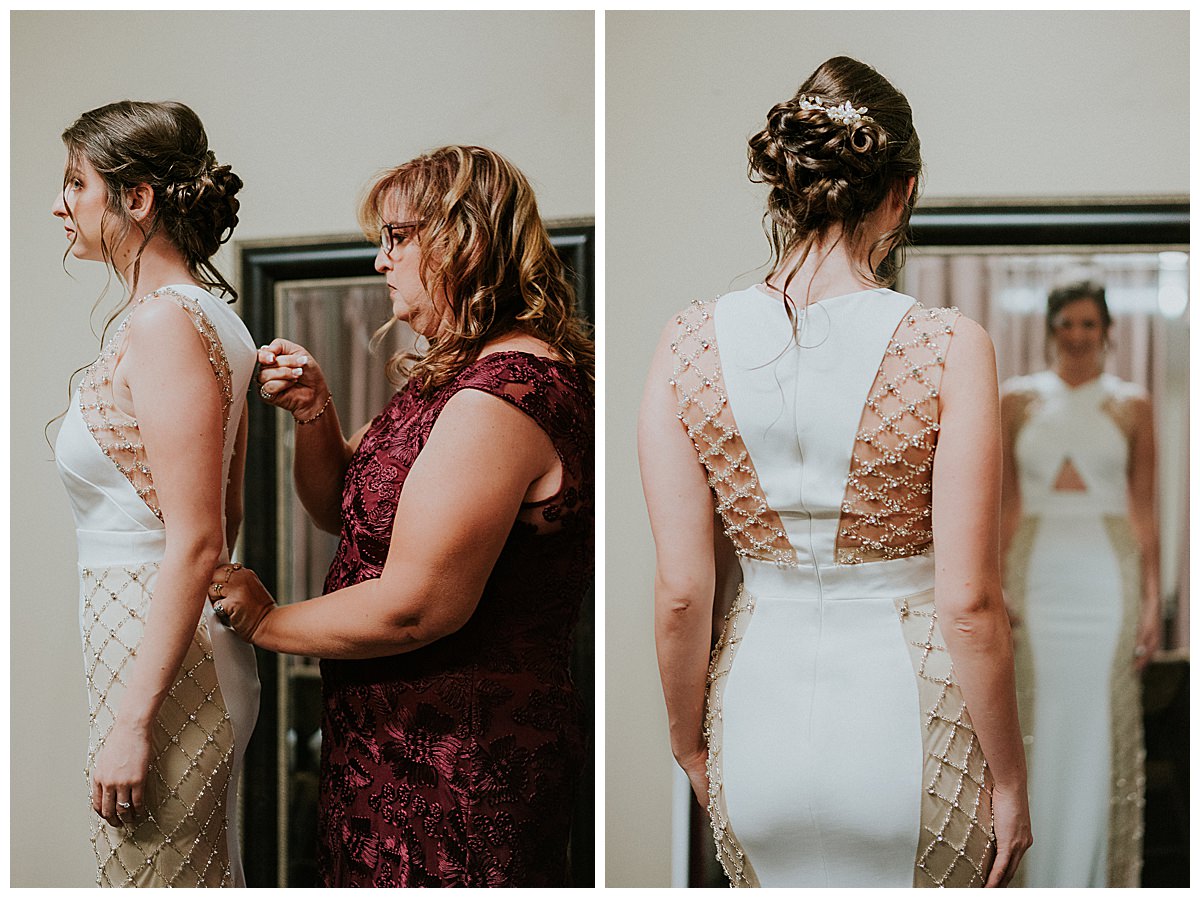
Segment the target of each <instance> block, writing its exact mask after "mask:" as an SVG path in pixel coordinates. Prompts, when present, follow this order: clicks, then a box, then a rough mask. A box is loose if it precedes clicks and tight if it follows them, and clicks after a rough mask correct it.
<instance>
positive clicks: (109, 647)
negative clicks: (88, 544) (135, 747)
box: [80, 563, 234, 886]
mask: <svg viewBox="0 0 1200 898" xmlns="http://www.w3.org/2000/svg"><path fill="white" fill-rule="evenodd" d="M80 573H81V577H82V594H83V599H82V605H81V608H80V626H81V629H82V634H83V653H84V659H85V662H86V665H87V667H86V671H87V686H88V706H89V712H90V713H89V715H88V721H89V739H88V757H87V767H86V768H85V770H84V778H85V781H86V791H85V792H84V793H83V794H84V795H86V796H88V800H89V801H90V796H91V770H92V768H93V767H94V765H95V761H96V756H97V754H98V753H99V751H100V749H101V748H102V747H103V745H104V741H105V740H106V739H107V738H108V735H109V733H110V732H111V731H112V727H113V723H114V722H115V720H116V715H117V710H118V708H119V707H120V703H121V698H122V696H123V694H124V692H125V688H126V682H125V679H126V677H127V676H128V675H129V671H130V669H131V667H132V664H133V659H134V657H135V656H136V655H137V650H138V647H139V646H140V645H141V642H142V638H143V636H144V634H145V624H146V618H147V616H148V614H149V611H150V605H151V603H152V602H153V595H152V593H153V586H152V584H153V582H154V578H155V577H156V576H157V573H158V565H157V564H154V563H149V564H142V565H138V566H136V567H105V568H85V569H83V570H82V571H81V572H80ZM152 743H153V746H154V754H153V757H152V758H151V760H150V768H149V771H148V775H147V779H146V796H145V804H146V811H145V813H144V815H143V816H142V817H141V818H139V820H138V821H137V822H136V824H134V825H133V826H122V827H114V826H109V825H108V824H107V823H106V822H105V821H103V820H102V819H100V818H99V817H97V816H95V815H94V814H93V815H91V817H92V833H91V835H92V847H93V850H94V851H95V855H96V864H97V875H96V884H97V885H98V886H197V885H206V886H230V885H233V871H232V869H231V864H230V858H229V851H228V844H227V837H226V826H227V822H226V821H227V813H226V811H227V806H226V803H227V801H228V799H229V795H228V792H229V788H228V787H229V779H230V776H231V775H232V771H233V754H234V733H233V722H232V720H231V719H230V715H229V712H228V710H227V708H226V706H225V701H224V698H223V696H222V694H221V687H220V683H219V682H218V680H217V670H216V664H215V662H214V660H213V654H212V640H211V637H210V635H209V632H208V624H207V621H206V619H205V618H204V617H203V616H202V617H201V618H200V622H199V624H198V625H197V628H196V631H195V633H194V634H193V637H192V642H191V645H189V646H188V650H187V654H186V655H185V656H184V659H183V663H182V664H181V666H180V669H179V671H178V672H177V673H176V676H175V682H174V683H173V684H172V685H171V687H170V689H169V691H168V692H167V696H166V698H165V700H164V701H163V704H162V707H161V708H160V709H159V712H158V715H157V717H156V718H155V720H154V728H153V733H152Z"/></svg>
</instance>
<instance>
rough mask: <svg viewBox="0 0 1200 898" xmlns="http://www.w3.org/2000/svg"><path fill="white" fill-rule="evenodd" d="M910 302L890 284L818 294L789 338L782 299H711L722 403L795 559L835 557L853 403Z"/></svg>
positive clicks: (755, 292)
mask: <svg viewBox="0 0 1200 898" xmlns="http://www.w3.org/2000/svg"><path fill="white" fill-rule="evenodd" d="M913 303H914V300H913V299H912V297H909V296H904V295H903V294H900V293H894V292H893V291H891V290H869V291H865V292H861V293H852V294H849V295H847V296H839V297H835V298H833V299H828V300H824V301H822V302H820V303H817V304H814V305H812V306H810V307H809V311H808V313H807V316H806V318H807V321H806V320H805V318H804V317H802V318H801V324H800V326H799V331H800V345H799V346H797V345H796V343H795V342H793V340H792V336H791V326H790V324H789V322H788V319H787V314H786V312H785V311H784V307H783V305H782V303H781V302H780V301H779V300H778V299H775V298H774V297H772V296H770V295H768V294H766V293H764V292H763V291H762V290H761V289H759V288H758V287H751V288H750V289H748V290H742V291H739V292H737V293H729V294H726V295H725V296H723V297H721V299H720V300H718V302H717V305H716V312H715V329H716V337H717V347H718V349H719V351H720V357H721V371H722V373H723V374H724V377H725V386H726V389H727V391H728V394H729V405H730V408H731V410H732V411H733V416H734V418H735V419H736V421H737V426H738V431H739V432H740V433H741V435H742V439H743V440H744V441H745V443H746V448H747V449H748V450H749V452H750V457H751V458H752V459H753V460H754V466H755V468H756V470H757V471H758V477H759V482H760V484H761V486H762V489H763V492H764V493H765V495H766V499H767V505H769V506H770V507H771V508H772V509H774V510H775V511H776V512H777V513H778V514H779V517H780V519H781V521H782V522H783V528H784V530H785V531H787V535H788V541H789V542H790V543H791V544H792V547H793V548H794V549H795V551H796V555H797V558H798V560H799V562H800V564H801V565H814V564H821V565H831V564H833V563H834V561H835V543H836V541H837V531H838V521H839V519H840V517H841V511H842V503H843V499H844V496H845V490H846V477H847V475H848V473H849V471H850V461H851V456H852V454H853V451H854V446H855V441H856V437H857V434H858V428H859V422H860V420H861V419H862V415H863V404H864V402H865V400H866V397H867V395H868V393H869V392H870V389H871V384H872V383H873V381H874V380H875V375H876V373H877V371H878V369H879V366H880V361H881V359H883V357H884V350H885V349H886V348H887V346H888V341H889V340H890V339H891V337H892V334H893V333H894V332H895V330H896V327H897V325H898V324H899V323H900V320H901V318H902V317H903V316H904V313H905V312H907V311H908V310H909V309H910V308H911V307H912V305H913Z"/></svg>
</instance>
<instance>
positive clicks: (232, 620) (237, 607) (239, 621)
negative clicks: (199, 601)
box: [208, 564, 275, 644]
mask: <svg viewBox="0 0 1200 898" xmlns="http://www.w3.org/2000/svg"><path fill="white" fill-rule="evenodd" d="M208 600H209V601H210V602H212V606H213V611H214V612H216V615H217V619H218V620H220V621H221V623H223V624H224V625H225V626H227V627H229V628H230V629H231V630H233V632H234V633H236V634H237V635H238V636H239V637H241V638H242V639H243V640H244V641H246V642H249V643H251V644H253V642H254V634H255V633H256V632H258V628H259V627H260V626H262V622H263V621H264V620H265V619H266V617H267V615H268V614H270V613H271V611H273V610H274V609H275V599H273V598H272V597H271V594H270V593H269V592H267V588H266V587H265V586H263V585H262V582H261V581H260V580H259V579H258V575H257V574H255V573H254V571H252V570H249V569H248V568H244V567H242V566H241V565H240V564H223V565H221V566H220V567H218V568H217V569H216V570H215V571H213V579H212V582H211V583H209V585H208Z"/></svg>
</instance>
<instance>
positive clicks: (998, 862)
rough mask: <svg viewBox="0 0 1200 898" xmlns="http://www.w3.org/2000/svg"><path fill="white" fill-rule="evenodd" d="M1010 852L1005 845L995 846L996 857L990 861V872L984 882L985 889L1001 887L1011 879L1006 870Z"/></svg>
mask: <svg viewBox="0 0 1200 898" xmlns="http://www.w3.org/2000/svg"><path fill="white" fill-rule="evenodd" d="M1010 857H1011V854H1010V852H1009V849H1008V848H1007V847H1003V848H1001V847H997V849H996V859H995V860H994V861H992V869H991V872H990V873H988V878H987V882H986V883H984V888H986V889H998V888H1003V887H1004V886H1005V885H1007V884H1008V880H1009V879H1011V878H1012V877H1011V874H1010V873H1009V872H1008V867H1009V859H1010Z"/></svg>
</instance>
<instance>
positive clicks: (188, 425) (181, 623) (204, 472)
mask: <svg viewBox="0 0 1200 898" xmlns="http://www.w3.org/2000/svg"><path fill="white" fill-rule="evenodd" d="M128 340H129V342H128V344H127V347H126V351H125V354H124V356H123V358H122V360H121V362H120V365H119V369H118V374H117V377H118V378H119V379H121V380H123V381H124V382H125V383H127V384H128V387H129V391H130V394H131V396H132V398H133V406H134V411H135V413H136V415H137V419H138V425H139V429H140V432H141V437H142V441H143V443H144V445H145V449H146V456H147V461H148V463H149V466H150V468H151V470H152V471H153V472H154V489H155V493H156V494H157V497H158V505H159V508H160V509H161V511H162V516H163V522H164V524H165V526H166V550H165V554H164V556H163V560H162V562H161V564H160V566H159V571H158V578H157V581H156V582H155V585H154V600H153V601H152V602H151V603H150V611H149V614H148V615H147V618H146V623H145V631H144V634H143V637H142V641H141V644H140V645H139V646H138V648H137V654H136V656H135V658H134V661H133V664H132V668H131V669H130V670H128V671H125V672H123V675H122V676H123V679H124V680H125V692H124V694H123V696H122V698H121V703H120V707H119V709H118V712H117V716H116V720H115V722H114V724H113V728H112V730H111V732H110V733H109V735H108V737H107V738H106V740H105V743H104V747H103V749H102V750H101V752H100V753H99V755H98V756H97V759H96V763H95V765H94V767H93V774H92V777H93V787H92V801H93V806H94V808H95V810H96V811H97V812H98V813H100V814H101V815H102V816H104V817H105V818H106V819H107V820H109V822H112V823H119V820H118V816H117V807H116V802H117V801H118V800H125V801H129V802H131V803H132V804H133V808H132V809H131V810H132V812H133V813H135V814H136V813H137V811H138V810H139V809H140V808H141V806H142V802H143V792H144V787H145V780H146V774H147V768H148V765H149V761H150V738H151V732H152V728H153V725H154V720H155V718H156V717H157V716H158V711H159V708H160V707H161V706H162V703H163V700H164V699H165V698H166V696H167V693H168V691H169V689H170V688H171V685H172V684H173V683H174V682H175V678H176V675H177V674H178V672H179V668H180V665H181V663H182V662H183V658H184V656H185V654H186V653H187V650H188V646H189V645H190V644H191V641H192V638H193V635H194V634H195V632H196V624H197V622H198V621H199V619H200V612H201V609H202V608H203V607H204V601H205V595H206V592H207V586H208V581H209V576H210V574H211V573H212V569H213V566H214V565H215V564H216V563H217V561H218V559H219V556H220V553H221V548H222V544H223V540H224V534H223V533H222V530H221V511H222V509H221V467H222V454H223V443H224V434H223V432H222V426H221V418H222V409H221V395H220V389H219V387H218V385H217V381H216V377H215V376H214V374H213V370H212V366H211V365H210V363H209V360H208V351H207V349H206V347H205V346H204V345H203V344H202V342H201V338H200V336H199V334H198V333H197V331H196V328H195V327H194V326H193V324H192V322H191V319H190V318H189V317H188V314H187V313H186V312H185V311H184V310H183V309H181V308H180V307H179V306H177V305H175V304H174V303H173V302H171V301H169V300H167V299H159V300H156V301H152V302H147V303H145V304H143V305H142V306H139V307H138V308H137V309H136V310H135V311H134V312H133V314H132V317H131V319H130V325H129V338H128ZM230 424H231V426H234V427H236V426H237V422H236V421H234V422H230Z"/></svg>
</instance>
